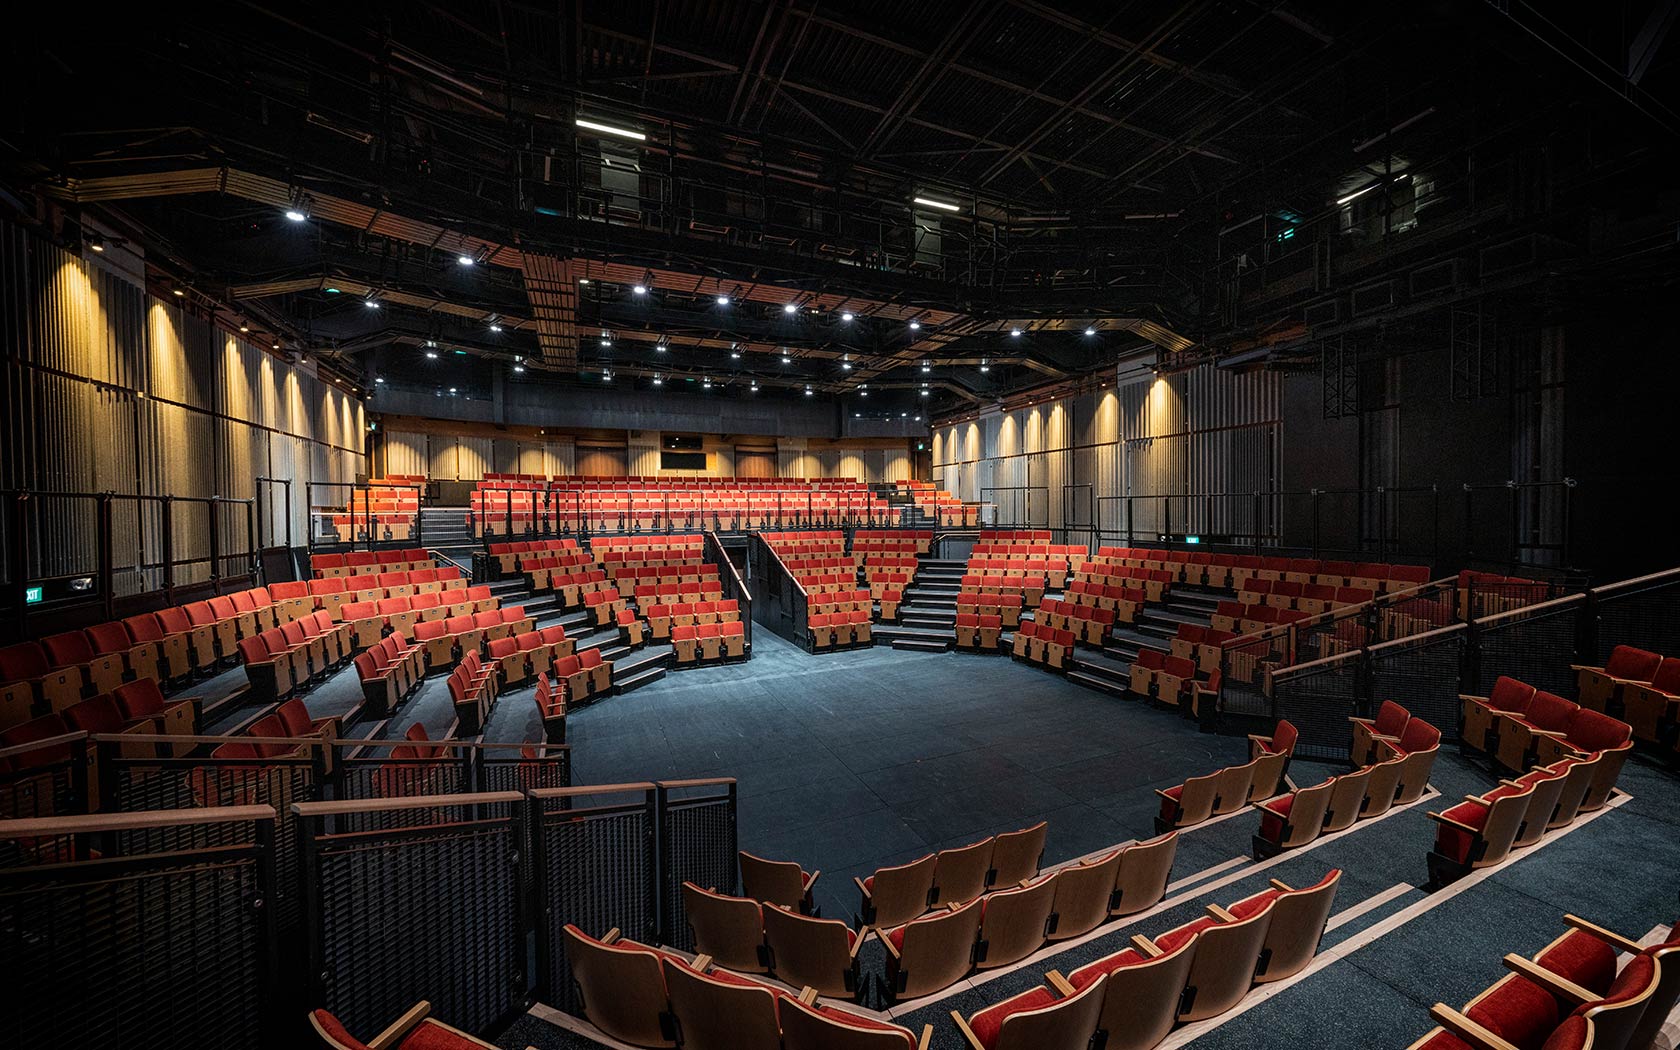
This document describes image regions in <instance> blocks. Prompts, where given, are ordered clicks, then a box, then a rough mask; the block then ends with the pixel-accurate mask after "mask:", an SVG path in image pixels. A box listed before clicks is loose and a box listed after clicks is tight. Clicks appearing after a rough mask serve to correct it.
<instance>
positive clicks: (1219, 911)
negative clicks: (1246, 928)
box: [1207, 904, 1238, 922]
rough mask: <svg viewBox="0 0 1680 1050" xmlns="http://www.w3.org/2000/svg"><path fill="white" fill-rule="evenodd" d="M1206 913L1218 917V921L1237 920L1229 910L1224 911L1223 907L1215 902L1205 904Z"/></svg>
mask: <svg viewBox="0 0 1680 1050" xmlns="http://www.w3.org/2000/svg"><path fill="white" fill-rule="evenodd" d="M1207 913H1208V914H1209V915H1211V916H1213V917H1214V918H1216V919H1218V920H1219V921H1220V922H1237V921H1238V919H1237V917H1236V916H1235V915H1232V914H1231V913H1230V912H1228V911H1226V910H1225V909H1224V908H1221V907H1220V906H1219V905H1217V904H1210V905H1208V906H1207Z"/></svg>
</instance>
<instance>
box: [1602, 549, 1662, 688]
mask: <svg viewBox="0 0 1680 1050" xmlns="http://www.w3.org/2000/svg"><path fill="white" fill-rule="evenodd" d="M1593 594H1594V596H1595V598H1596V599H1597V601H1596V605H1597V610H1596V611H1597V613H1598V634H1597V649H1598V652H1597V654H1596V655H1597V659H1595V660H1594V661H1593V664H1594V665H1595V666H1598V667H1603V666H1604V663H1605V661H1607V660H1609V659H1610V650H1612V649H1614V648H1615V647H1616V646H1618V645H1632V646H1636V647H1638V648H1640V649H1648V650H1650V651H1651V652H1655V653H1668V654H1673V653H1680V572H1665V573H1659V574H1658V575H1656V576H1648V577H1645V578H1644V579H1641V580H1636V581H1632V582H1631V583H1628V584H1623V585H1619V586H1613V587H1600V588H1599V589H1598V590H1596V591H1594V592H1593Z"/></svg>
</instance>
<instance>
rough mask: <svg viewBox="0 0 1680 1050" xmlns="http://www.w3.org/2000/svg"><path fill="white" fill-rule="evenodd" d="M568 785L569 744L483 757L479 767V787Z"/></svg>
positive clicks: (523, 788) (524, 788) (521, 788)
mask: <svg viewBox="0 0 1680 1050" xmlns="http://www.w3.org/2000/svg"><path fill="white" fill-rule="evenodd" d="M571 786H572V753H571V750H570V749H569V748H566V747H555V746H548V747H546V748H545V749H544V753H543V754H542V755H540V756H532V757H530V758H526V757H523V756H521V757H520V758H487V759H485V760H484V761H483V763H482V764H481V765H480V767H479V782H478V789H479V790H480V791H527V790H531V789H534V788H563V787H571Z"/></svg>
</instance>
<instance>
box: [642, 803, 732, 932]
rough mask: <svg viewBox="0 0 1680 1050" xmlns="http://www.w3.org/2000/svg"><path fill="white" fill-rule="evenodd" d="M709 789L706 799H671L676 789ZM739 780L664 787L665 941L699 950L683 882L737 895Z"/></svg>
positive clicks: (661, 842)
mask: <svg viewBox="0 0 1680 1050" xmlns="http://www.w3.org/2000/svg"><path fill="white" fill-rule="evenodd" d="M692 789H701V790H705V791H706V792H707V793H706V794H705V795H702V796H698V797H695V796H690V797H684V798H676V797H672V794H671V792H673V791H688V790H692ZM735 821H736V813H735V782H734V781H732V780H731V781H728V782H726V783H712V784H705V785H699V784H695V785H687V786H680V787H679V786H676V785H672V786H669V787H668V786H666V785H663V784H661V785H660V787H659V869H660V893H661V895H662V897H663V903H662V905H661V908H660V919H661V922H660V930H661V934H662V938H661V939H662V940H663V941H664V942H665V943H666V944H669V945H671V946H673V947H676V948H681V949H683V950H684V951H693V950H694V932H693V931H692V930H690V929H689V927H688V909H687V907H686V906H685V905H684V903H683V895H682V884H683V883H684V882H692V883H694V884H695V885H696V886H706V887H708V888H715V889H716V890H717V891H718V892H719V893H726V894H733V893H734V892H735V864H736V856H735V852H736V851H735V842H736V823H735Z"/></svg>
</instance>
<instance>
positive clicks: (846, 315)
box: [840, 310, 852, 321]
mask: <svg viewBox="0 0 1680 1050" xmlns="http://www.w3.org/2000/svg"><path fill="white" fill-rule="evenodd" d="M851 319H852V312H851V311H850V310H847V311H846V312H845V313H843V314H841V315H840V320H842V321H850V320H851Z"/></svg>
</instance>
